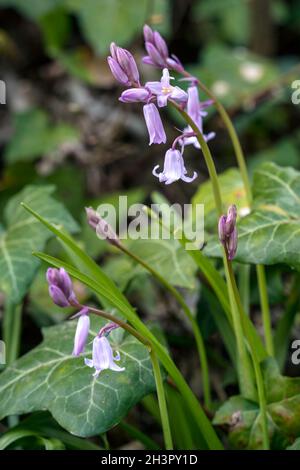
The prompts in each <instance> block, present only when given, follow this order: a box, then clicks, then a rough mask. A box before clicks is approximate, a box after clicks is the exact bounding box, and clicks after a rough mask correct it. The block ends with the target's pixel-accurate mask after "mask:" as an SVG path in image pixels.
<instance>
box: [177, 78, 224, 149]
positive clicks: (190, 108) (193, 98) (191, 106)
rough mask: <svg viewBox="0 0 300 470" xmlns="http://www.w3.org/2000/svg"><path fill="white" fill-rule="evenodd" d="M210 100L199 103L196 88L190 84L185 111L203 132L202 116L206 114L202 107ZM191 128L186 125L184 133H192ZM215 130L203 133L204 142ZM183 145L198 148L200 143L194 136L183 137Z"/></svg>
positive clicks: (210, 137)
mask: <svg viewBox="0 0 300 470" xmlns="http://www.w3.org/2000/svg"><path fill="white" fill-rule="evenodd" d="M210 103H211V102H210V101H208V102H204V103H200V100H199V94H198V88H197V87H196V86H191V87H189V88H188V101H187V113H188V115H189V116H190V117H191V118H192V119H193V121H194V123H195V124H196V126H197V127H198V129H199V130H200V132H201V134H203V117H204V116H206V115H207V112H206V111H204V109H205V108H206V107H207V106H209V104H210ZM192 131H193V130H192V128H191V127H190V126H187V127H186V128H185V129H184V131H183V132H184V134H186V133H187V134H188V133H192ZM215 135H216V134H215V132H210V133H209V134H203V137H204V139H205V141H206V142H208V141H209V140H211V139H213V138H214V137H215ZM182 143H183V144H184V146H186V145H194V147H196V148H200V144H199V142H198V139H197V137H196V136H191V137H186V138H184V139H183V142H182Z"/></svg>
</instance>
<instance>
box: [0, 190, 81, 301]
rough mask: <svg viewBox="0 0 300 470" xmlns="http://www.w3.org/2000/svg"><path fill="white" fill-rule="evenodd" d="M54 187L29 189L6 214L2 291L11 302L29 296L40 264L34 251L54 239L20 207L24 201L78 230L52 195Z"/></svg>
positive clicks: (0, 243)
mask: <svg viewBox="0 0 300 470" xmlns="http://www.w3.org/2000/svg"><path fill="white" fill-rule="evenodd" d="M53 192H54V186H27V187H26V188H25V189H23V190H22V191H21V192H20V193H18V194H17V195H16V196H14V197H13V198H12V199H10V201H9V203H8V204H7V206H6V208H5V212H4V222H5V224H6V230H5V231H4V232H2V233H1V236H0V289H1V291H3V292H4V293H5V294H7V296H8V297H9V299H10V301H11V302H14V303H18V302H20V300H21V299H22V297H23V296H24V294H25V293H26V290H27V289H28V287H29V285H30V283H31V281H32V279H33V277H34V275H35V273H36V270H37V267H38V265H39V262H38V261H37V260H36V259H34V257H33V256H32V251H33V250H36V249H42V248H43V247H44V245H45V243H46V241H47V240H48V239H49V238H50V237H51V235H50V233H49V232H48V230H46V229H45V228H43V227H42V226H41V225H40V224H39V223H38V222H37V220H36V219H34V218H33V217H32V216H30V215H28V213H26V212H25V211H24V209H23V208H22V207H21V206H20V203H21V201H24V202H26V203H28V204H30V205H31V206H32V207H34V208H35V209H36V210H38V211H40V212H41V213H42V214H43V215H44V216H45V217H47V218H49V219H50V220H51V221H52V222H53V223H55V224H58V225H63V226H64V227H65V228H66V229H67V230H70V231H71V232H76V231H77V230H78V226H77V224H76V222H75V221H74V219H73V218H72V216H71V215H70V214H69V213H68V212H67V211H66V209H65V208H64V207H63V205H62V204H60V203H59V202H57V201H55V200H54V199H53V198H52V197H51V195H52V193H53Z"/></svg>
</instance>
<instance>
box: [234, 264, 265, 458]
mask: <svg viewBox="0 0 300 470" xmlns="http://www.w3.org/2000/svg"><path fill="white" fill-rule="evenodd" d="M227 266H228V274H229V277H230V282H231V285H232V286H233V290H234V296H235V301H236V304H237V306H238V310H239V315H240V317H241V319H242V318H243V317H245V316H246V314H245V312H244V310H243V307H242V302H241V299H240V296H239V292H238V288H237V285H236V281H235V277H234V273H233V269H232V264H231V262H230V261H228V263H227ZM243 325H244V334H245V337H246V339H247V341H248V345H249V348H250V353H251V357H252V362H253V367H254V372H255V379H256V384H257V391H258V401H259V408H260V412H261V416H262V431H263V447H264V449H265V450H268V449H269V448H270V443H269V434H268V416H267V403H266V396H265V388H264V382H263V377H262V373H261V368H260V363H259V359H258V356H257V353H256V348H255V344H254V343H253V338H252V335H251V334H250V332H249V330H248V328H245V323H243Z"/></svg>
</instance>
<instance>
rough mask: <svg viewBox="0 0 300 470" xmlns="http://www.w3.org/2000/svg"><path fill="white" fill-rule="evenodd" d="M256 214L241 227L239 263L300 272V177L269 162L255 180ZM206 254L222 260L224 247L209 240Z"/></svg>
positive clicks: (245, 220)
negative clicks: (268, 265) (279, 267)
mask: <svg viewBox="0 0 300 470" xmlns="http://www.w3.org/2000/svg"><path fill="white" fill-rule="evenodd" d="M253 198H254V199H253V210H252V212H251V213H250V214H249V215H248V216H247V217H244V218H243V219H242V220H241V221H240V223H239V224H238V232H239V242H238V251H237V256H236V258H235V259H236V260H237V261H240V262H242V263H254V264H278V263H285V264H288V265H289V266H291V267H294V268H296V269H298V270H299V269H300V173H299V172H298V171H296V170H294V169H293V168H286V167H285V168H281V167H279V166H277V165H275V164H274V163H271V162H268V163H264V164H263V165H261V166H260V167H259V168H258V169H257V170H256V171H255V173H254V177H253ZM206 253H207V254H208V255H210V256H221V250H220V244H219V242H218V241H217V240H216V238H213V239H211V240H209V243H208V246H207V249H206Z"/></svg>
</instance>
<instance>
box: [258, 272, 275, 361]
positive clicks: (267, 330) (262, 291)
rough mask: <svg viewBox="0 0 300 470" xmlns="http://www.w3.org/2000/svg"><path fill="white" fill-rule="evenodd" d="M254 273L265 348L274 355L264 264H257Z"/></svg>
mask: <svg viewBox="0 0 300 470" xmlns="http://www.w3.org/2000/svg"><path fill="white" fill-rule="evenodd" d="M256 273H257V280H258V287H259V296H260V304H261V310H262V320H263V327H264V335H265V341H266V349H267V353H268V354H269V355H270V356H274V344H273V337H272V324H271V314H270V306H269V300H268V292H267V282H266V272H265V269H264V266H263V265H261V264H258V265H257V266H256Z"/></svg>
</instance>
